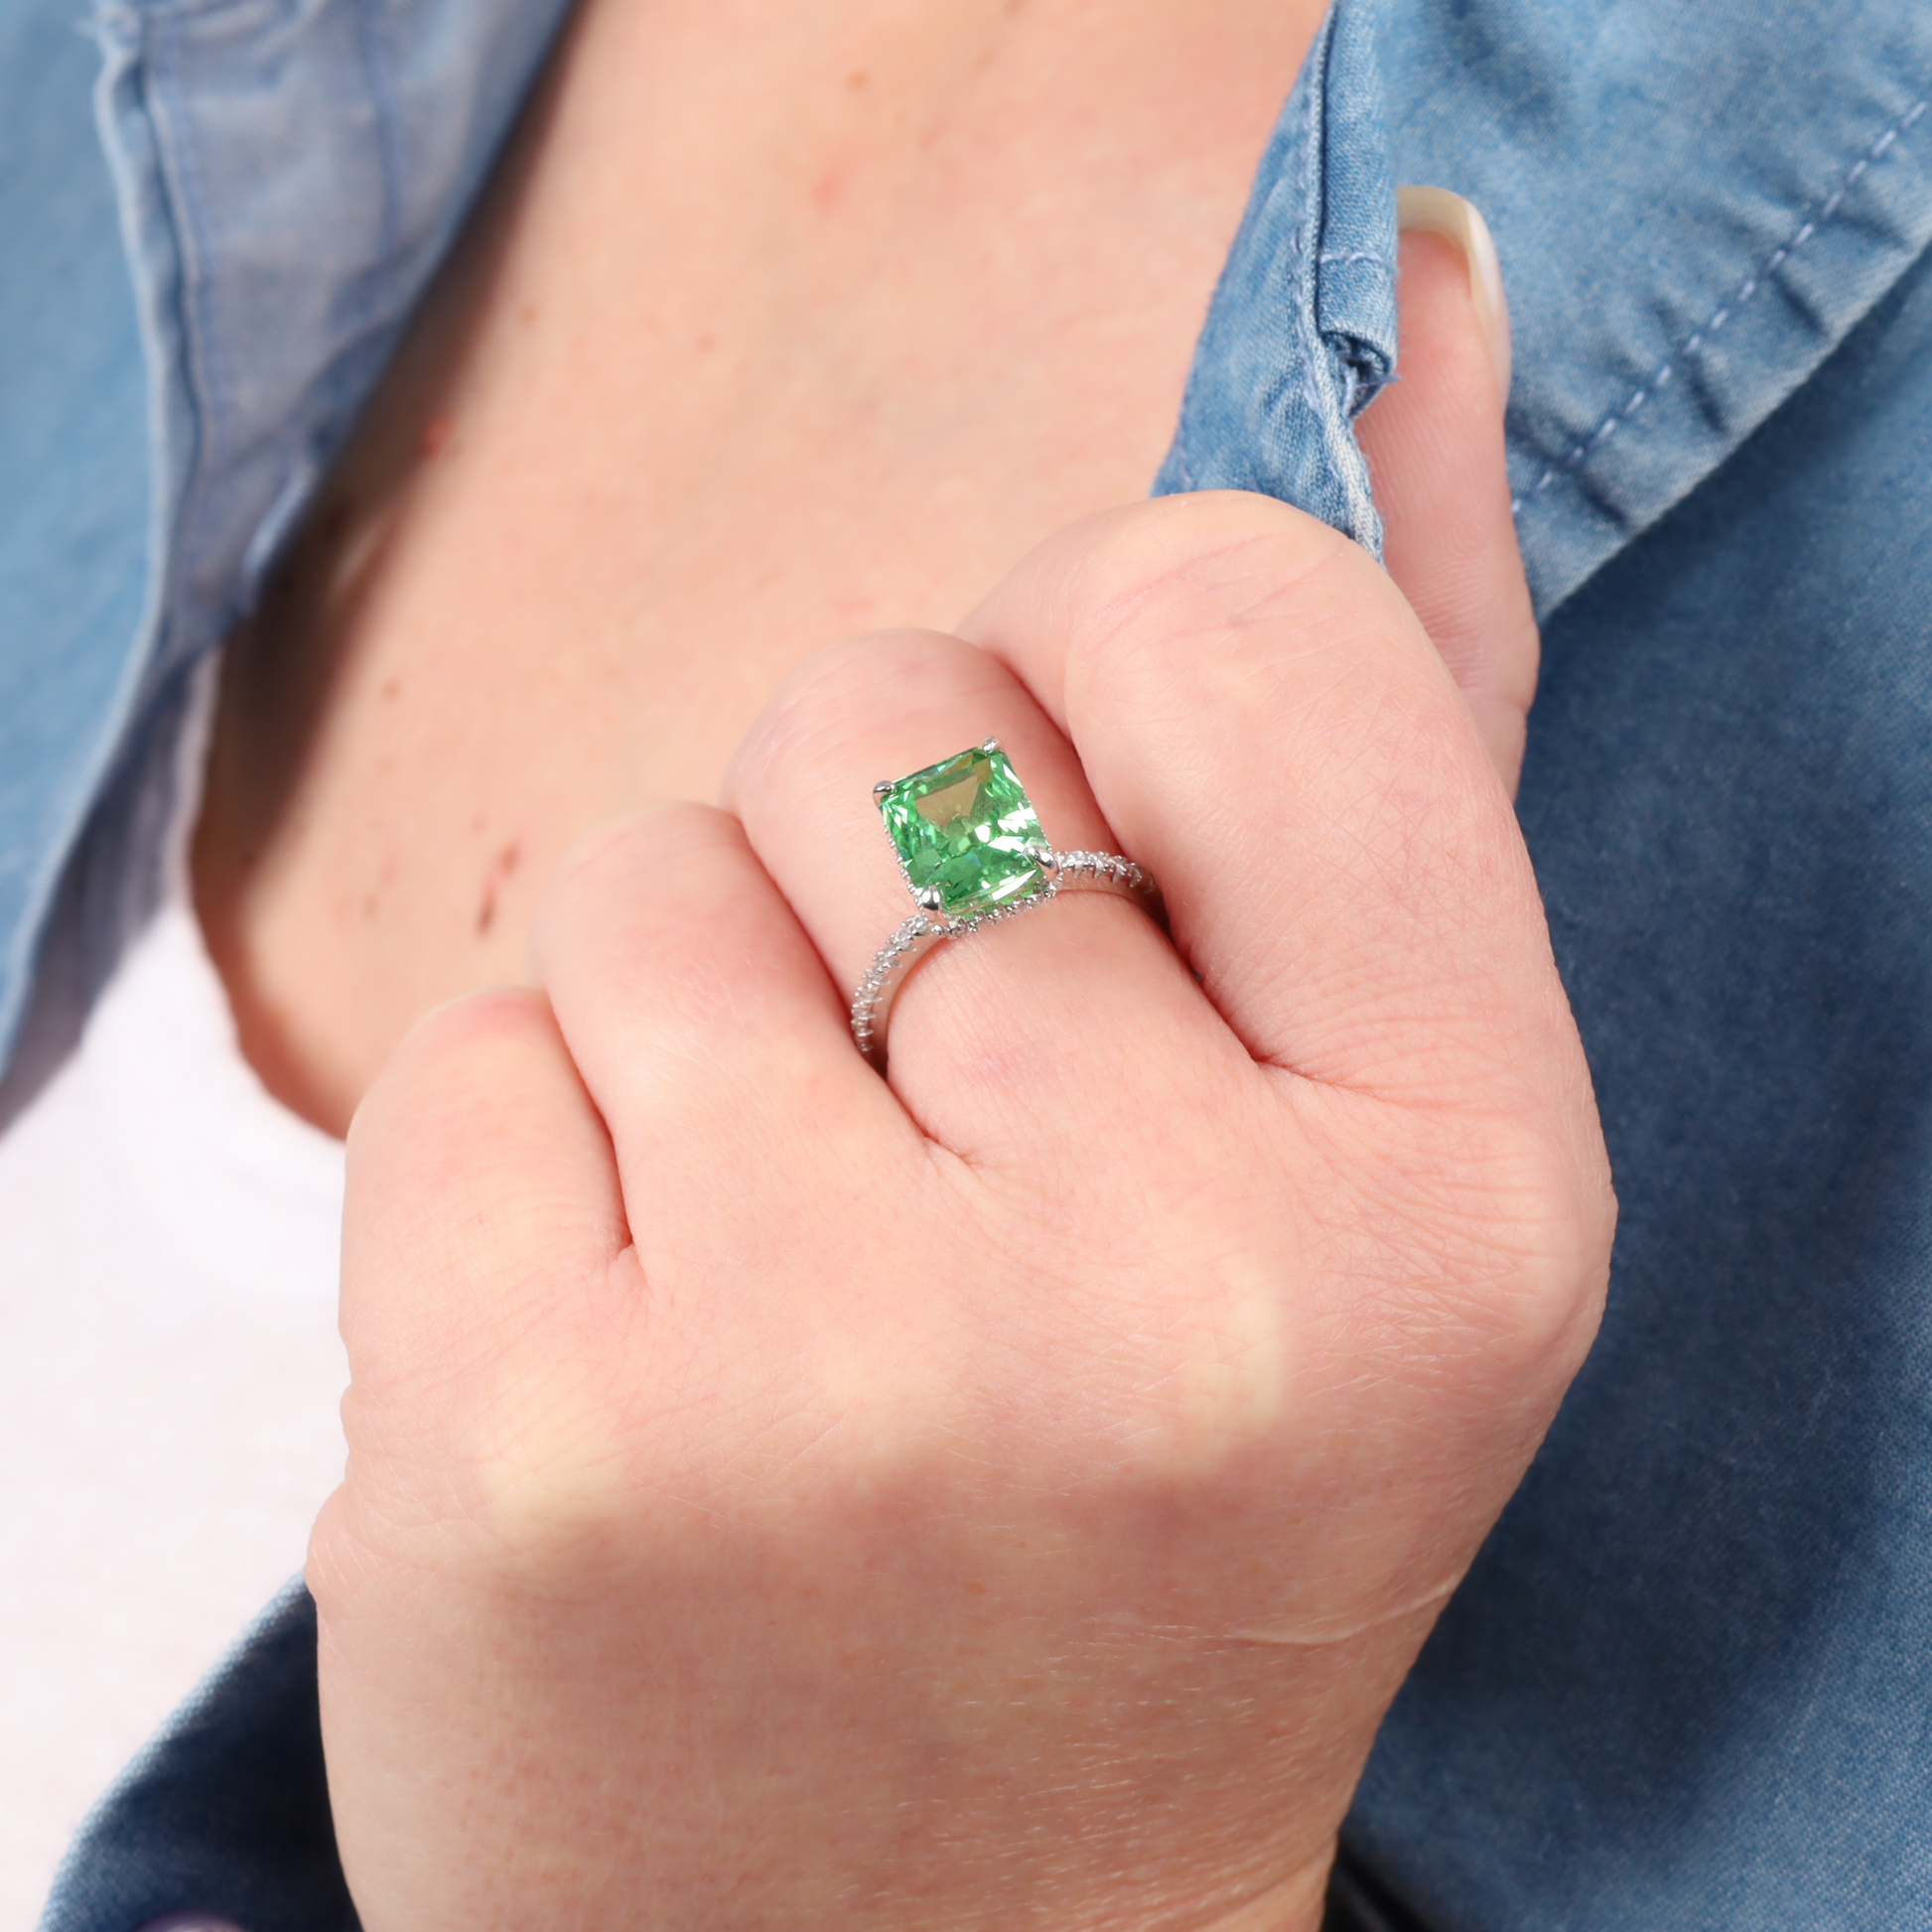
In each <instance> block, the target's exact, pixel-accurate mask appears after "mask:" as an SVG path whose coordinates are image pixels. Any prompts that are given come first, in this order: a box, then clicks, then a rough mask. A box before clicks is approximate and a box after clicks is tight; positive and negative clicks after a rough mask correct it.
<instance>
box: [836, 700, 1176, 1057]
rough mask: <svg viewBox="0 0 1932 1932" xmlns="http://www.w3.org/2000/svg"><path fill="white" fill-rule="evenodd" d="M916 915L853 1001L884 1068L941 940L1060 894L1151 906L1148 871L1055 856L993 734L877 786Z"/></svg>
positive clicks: (1112, 858) (861, 1042) (1110, 860)
mask: <svg viewBox="0 0 1932 1932" xmlns="http://www.w3.org/2000/svg"><path fill="white" fill-rule="evenodd" d="M872 795H873V797H874V799H875V800H876V801H877V802H878V805H879V811H880V816H881V817H882V818H884V819H885V821H886V830H887V832H888V833H889V834H890V835H891V837H892V841H893V850H894V851H895V852H896V853H897V855H898V869H899V871H900V873H902V874H903V875H904V878H905V883H906V886H907V887H908V888H909V889H910V891H911V894H912V897H913V900H914V902H915V903H916V905H917V906H918V910H917V911H916V912H914V913H913V914H912V915H911V917H910V918H908V919H907V920H906V921H905V923H904V924H903V925H901V926H900V927H899V929H898V930H897V932H895V933H894V934H893V936H892V937H891V938H890V939H888V940H887V941H886V943H885V944H884V945H883V946H881V947H880V949H879V953H878V956H877V958H875V959H874V960H873V962H872V967H871V969H870V970H869V971H868V972H867V974H866V976H865V978H864V979H863V980H861V981H860V982H859V991H858V992H857V993H856V994H855V995H854V996H853V1001H852V1037H853V1039H854V1040H855V1041H856V1042H857V1044H858V1048H859V1050H860V1052H862V1053H863V1054H864V1055H865V1056H866V1058H867V1059H869V1060H870V1061H872V1063H873V1064H874V1065H875V1066H877V1067H879V1068H881V1069H882V1070H883V1069H884V1067H885V1064H886V1022H887V1019H888V1017H889V1016H890V1014H891V1013H892V1010H893V1000H894V997H895V996H896V995H897V992H898V989H899V988H900V987H901V986H902V985H904V983H905V977H906V975H907V974H908V973H910V972H911V970H912V968H913V967H914V966H916V965H917V964H918V963H919V961H920V960H921V959H923V958H924V957H925V955H926V954H927V953H928V952H930V951H931V950H932V948H933V947H934V946H936V945H937V944H939V942H940V941H941V940H942V939H963V938H965V937H966V935H967V934H968V933H972V932H977V931H979V930H980V928H981V927H982V926H989V925H992V924H994V923H995V922H996V921H997V920H1000V919H1010V918H1011V917H1012V916H1013V915H1014V913H1016V912H1024V911H1026V910H1027V908H1028V907H1029V906H1032V905H1043V904H1045V902H1046V901H1047V900H1048V899H1049V898H1052V897H1055V895H1057V894H1059V893H1063V892H1087V893H1114V894H1117V895H1118V896H1119V897H1123V898H1133V899H1138V900H1140V901H1141V902H1142V903H1143V904H1145V905H1150V906H1151V905H1153V904H1155V903H1156V902H1157V901H1158V900H1159V898H1160V892H1159V889H1158V888H1157V887H1156V886H1155V883H1154V879H1153V877H1152V875H1151V874H1150V873H1149V872H1148V871H1147V869H1146V868H1145V867H1143V866H1138V865H1136V864H1135V863H1134V861H1133V860H1132V859H1123V858H1122V857H1121V856H1120V855H1119V854H1118V853H1116V852H1055V851H1054V850H1053V848H1052V847H1051V846H1049V845H1048V844H1047V843H1046V840H1045V838H1044V836H1043V835H1042V833H1041V832H1040V829H1039V816H1038V814H1037V813H1036V812H1035V810H1034V807H1033V801H1032V800H1031V799H1030V798H1028V796H1027V793H1026V790H1025V788H1024V787H1023V786H1022V785H1021V783H1020V780H1019V778H1018V777H1016V776H1015V775H1014V769H1013V766H1012V764H1011V763H1010V762H1009V761H1008V759H1007V755H1006V754H1005V753H1004V752H1003V751H1002V750H1001V749H1000V741H999V740H998V739H997V738H989V739H986V740H984V741H983V742H982V743H980V744H979V745H976V746H975V747H974V748H973V749H972V750H971V751H970V752H961V753H960V754H959V755H958V756H957V757H955V758H949V759H940V760H939V762H938V763H937V764H929V765H927V766H926V768H925V769H924V770H923V771H915V772H913V773H912V775H911V776H910V777H909V778H885V779H882V780H881V781H880V782H879V783H878V784H876V785H874V786H873V788H872Z"/></svg>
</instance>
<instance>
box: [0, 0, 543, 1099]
mask: <svg viewBox="0 0 1932 1932" xmlns="http://www.w3.org/2000/svg"><path fill="white" fill-rule="evenodd" d="M565 11H566V0H409V4H407V5H403V4H373V3H372V0H124V3H117V0H103V4H101V5H100V6H99V8H98V10H97V12H96V13H95V14H94V15H93V18H92V20H91V23H90V27H91V33H92V36H93V38H94V39H95V41H96V42H97V44H98V56H97V59H96V60H95V62H94V63H93V65H94V66H96V67H97V68H98V77H97V79H96V81H95V82H94V88H95V107H96V111H97V115H98V120H99V137H98V138H97V137H96V134H95V131H94V128H93V126H92V125H91V124H90V121H89V117H88V110H87V104H86V94H85V92H84V87H85V84H86V83H85V80H84V79H80V80H79V84H78V85H76V79H77V77H78V76H77V73H76V68H77V65H78V58H79V57H82V56H84V55H85V54H86V52H87V49H86V46H85V43H84V41H82V39H81V38H80V29H81V27H82V25H83V17H82V13H81V11H80V6H79V4H78V0H13V4H12V8H11V11H9V12H7V13H5V14H4V15H0V36H9V35H11V36H14V37H16V38H15V39H14V40H13V41H12V42H11V43H9V41H8V40H7V39H5V38H0V143H4V144H5V145H4V146H0V195H4V197H5V200H4V202H0V213H4V218H5V219H6V222H7V227H6V231H5V234H6V241H7V244H8V273H7V274H6V275H5V276H0V330H4V332H5V333H4V337H0V340H4V341H5V343H6V344H7V345H8V349H9V354H8V356H7V358H6V365H5V368H4V370H0V1061H3V1060H4V1054H5V1051H6V1048H7V1047H8V1045H9V1044H10V1043H11V1041H12V1039H13V1037H14V1035H15V1034H16V1032H17V1029H18V1027H19V1025H20V1022H21V1019H22V1017H23V1014H24V1011H25V1007H26V1003H27V1000H28V996H29V993H30V990H31V984H32V974H33V967H34V962H35V958H36V955H37V953H38V951H39V950H40V948H41V947H42V945H43V944H44V943H45V942H46V939H47V935H48V928H49V924H50V921H51V920H52V919H53V916H54V911H55V905H56V899H57V895H58V894H59V893H60V891H61V888H62V883H63V876H64V874H66V876H67V886H68V894H69V906H68V907H67V908H66V909H67V910H68V912H69V921H68V924H69V929H68V930H65V931H63V932H61V933H59V934H58V935H57V939H56V943H57V944H60V945H61V946H63V948H64V951H65V955H66V958H67V962H68V966H69V977H70V978H71V977H72V976H74V975H78V976H80V978H81V979H82V980H83V981H84V982H87V983H88V985H87V987H85V988H83V993H84V991H85V990H90V986H91V983H92V982H95V981H98V979H99V978H100V977H101V976H102V975H103V974H104V973H105V971H106V970H107V969H108V967H109V966H111V963H112V959H113V956H114V954H115V952H116V951H117V949H118V946H119V944H120V942H121V940H122V938H123V937H124V934H125V930H126V928H127V926H128V924H129V923H130V922H131V921H134V920H138V919H139V917H140V916H141V914H142V910H143V908H142V906H141V905H140V903H139V899H138V896H137V897H136V900H135V901H134V902H133V903H131V904H130V903H128V902H126V900H125V898H124V896H123V894H122V893H121V890H120V888H121V885H122V883H123V875H124V874H125V873H126V871H127V869H128V867H129V865H130V864H131V863H134V860H133V859H132V857H131V855H133V854H135V853H137V852H138V851H139V850H140V848H141V846H142V843H143V841H142V837H141V834H140V828H139V824H138V821H139V820H141V819H143V818H146V817H151V816H153V815H154V813H155V811H156V809H157V806H158V802H159V801H157V800H156V799H155V798H154V796H153V795H152V794H153V786H154V784H155V783H156V782H158V779H157V776H156V773H157V771H158V770H159V768H160V767H163V766H165V765H166V763H167V759H166V758H165V756H163V757H161V758H160V759H155V758H154V756H153V754H154V751H155V747H156V745H157V742H158V741H163V740H165V739H166V738H167V736H168V734H169V731H170V729H171V727H172V724H173V722H174V720H175V719H176V718H177V717H178V716H179V714H180V711H181V708H182V703H183V685H184V676H185V673H186V672H187V671H188V670H189V669H190V668H191V667H192V665H193V663H194V661H195V660H196V659H198V658H200V657H201V656H202V655H204V654H205V653H206V652H207V650H208V649H210V648H211V647H212V646H213V645H214V644H215V643H217V642H218V641H219V639H220V637H221V636H222V635H223V633H224V632H225V631H226V630H227V628H228V627H229V625H230V624H231V623H232V622H233V621H234V619H235V618H236V617H237V616H238V615H239V613H240V612H241V611H242V610H244V609H245V608H246V607H247V605H248V603H249V602H250V600H251V599H252V597H253V595H254V592H255V589H256V587H257V585H258V583H259V581H260V578H261V574H262V571H263V570H264V569H265V568H266V567H267V564H268V563H269V561H270V559H271V558H272V556H273V554H274V551H275V548H276V546H277V544H278V543H279V542H280V540H281V538H282V537H283V536H284V535H285V534H286V533H287V531H288V529H289V527H290V525H291V523H292V522H293V521H294V519H295V518H296V516H297V515H298V514H299V513H300V511H301V508H302V506H303V504H304V503H305V502H306V501H307V498H308V495H309V492H310V491H311V489H312V488H313V487H314V485H315V483H316V482H317V480H318V479H319V478H320V476H321V475H322V473H323V472H324V471H325V470H326V469H327V467H328V464H329V462H330V459H331V457H332V456H333V455H334V453H335V451H336V449H337V447H338V446H339V445H340V444H341V442H342V440H343V438H344V437H345V434H346V433H347V430H348V427H349V424H350V422H351V421H352V419H353V416H354V413H355V410H356V409H357V407H358V406H359V405H360V403H361V401H362V398H363V397H364V396H365V395H366V394H367V392H368V390H369V388H370V386H371V385H372V384H373V382H374V380H375V378H376V376H377V375H378V374H379V373H380V371H381V368H382V365H383V363H384V362H385V361H386V359H387V357H388V354H389V352H390V350H391V348H392V347H393V346H394V344H395V340H396V337H397V334H398V333H399V331H400V329H401V327H402V325H403V323H404V321H405V320H406V319H407V317H408V314H409V311H410V309H411V307H412V306H413V305H414V303H415V300H416V298H417V296H418V295H420V294H421V292H422V290H423V287H424V285H425V284H426V283H427V281H428V280H429V277H430V275H431V274H432V273H433V272H434V270H435V267H436V264H437V262H438V260H439V259H440V258H441V256H442V253H443V251H444V249H445V248H446V247H447V246H448V244H449V241H450V239H451V237H452V236H453V234H454V233H455V231H456V228H457V225H458V223H459V222H460V220H461V218H462V215H463V211H464V209H465V207H467V206H468V204H469V202H470V200H471V198H472V196H473V195H474V194H475V192H476V190H477V187H478V185H479V184H480V182H481V181H482V178H483V172H484V171H485V169H486V168H487V167H488V166H489V164H490V162H491V160H492V159H493V157H494V155H495V153H496V150H497V148H498V146H499V145H500V143H501V141H502V138H503V135H504V133H505V131H506V130H507V128H508V126H509V124H510V121H511V118H512V116H513V115H514V113H515V110H516V108H517V106H518V104H519V103H520V101H521V99H522V97H523V94H524V91H525V89H526V88H527V87H528V85H529V83H530V80H531V78H532V76H533V74H534V72H535V69H536V68H537V65H538V63H539V62H540V61H541V59H542V56H543V54H544V52H545V50H546V48H547V47H548V45H549V43H550V41H551V39H552V37H553V35H554V33H555V31H556V28H557V25H558V23H559V21H560V20H561V18H562V17H563V15H564V13H565ZM103 145H104V146H105V149H106V153H107V157H108V162H109V168H110V170H111V178H110V175H109V174H105V173H103V170H102V166H101V158H100V157H101V148H102V146H103ZM48 184H55V185H56V186H55V187H54V189H53V192H52V193H50V192H49V189H48V186H47V185H48ZM116 199H117V200H118V206H119V221H120V226H121V230H122V233H123V235H124V237H125V243H126V252H125V256H123V252H122V248H121V246H120V244H119V241H118V240H117V239H116V236H115V231H114V215H113V212H112V209H113V208H114V206H115V202H116ZM130 270H131V281H132V287H131V288H130V286H129V282H130ZM63 283H67V284H74V283H77V284H78V286H67V287H64V286H63ZM57 291H58V293H57ZM137 320H138V326H139V332H140V340H139V345H138V347H137V345H136V342H135V338H134V325H135V324H136V322H137ZM144 360H145V364H146V369H145V383H144V380H143V368H142V364H143V361H144ZM144 390H145V395H144ZM16 508H18V510H19V514H17V515H16V514H11V513H7V512H13V511H15V510H16ZM83 836H84V837H86V838H87V839H90V840H91V842H92V848H93V849H92V850H82V851H81V852H80V853H79V855H78V858H77V859H76V858H75V857H74V853H75V847H76V846H77V845H78V844H79V843H80V842H81V840H82V839H83ZM76 928H77V929H76ZM6 1111H7V1110H6V1109H5V1107H4V1106H0V1118H3V1117H4V1115H5V1112H6Z"/></svg>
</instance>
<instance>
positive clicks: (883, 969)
mask: <svg viewBox="0 0 1932 1932" xmlns="http://www.w3.org/2000/svg"><path fill="white" fill-rule="evenodd" d="M990 743H991V741H989V744H990ZM884 788H885V787H880V789H884ZM1031 850H1032V854H1033V859H1034V862H1035V864H1036V865H1037V866H1038V867H1039V869H1040V871H1041V872H1042V873H1044V874H1045V875H1046V884H1045V885H1044V887H1042V888H1041V889H1040V891H1038V892H1036V893H1033V894H1031V895H1029V897H1026V898H1021V899H1015V900H1014V901H1013V903H1011V904H1010V905H996V906H993V907H992V908H991V909H989V910H988V911H985V912H976V913H974V914H973V915H972V916H971V917H970V918H964V919H948V918H947V917H946V916H945V914H944V913H943V912H941V911H940V910H939V909H938V907H937V906H936V905H931V904H927V903H925V902H924V900H925V899H930V898H936V897H937V895H936V894H928V895H925V896H924V898H922V900H921V904H920V908H919V910H918V911H916V912H914V913H913V914H912V915H911V917H910V918H908V919H906V920H905V921H904V923H903V924H901V925H900V926H899V928H898V930H897V932H895V933H894V934H893V936H892V937H891V938H890V939H888V940H887V941H886V943H885V944H884V945H883V946H881V947H880V949H879V952H878V954H877V956H876V957H875V958H874V960H873V962H872V965H871V967H870V968H869V969H868V970H867V973H866V976H865V978H864V979H862V980H861V981H860V982H859V990H858V992H857V993H856V994H855V995H854V996H853V1001H852V1037H853V1040H854V1042H855V1043H856V1044H857V1046H858V1048H859V1050H860V1052H862V1053H863V1054H864V1055H865V1056H866V1058H867V1059H869V1060H871V1061H872V1063H873V1064H874V1065H875V1066H877V1067H879V1068H880V1069H881V1070H882V1071H883V1070H884V1068H885V1064H886V1026H887V1022H888V1019H889V1018H890V1016H891V1014H892V1008H893V1000H894V998H895V996H896V995H897V992H898V989H899V988H900V987H901V986H902V985H903V984H904V983H905V978H906V975H907V974H908V973H910V972H911V970H912V968H913V967H914V966H916V965H917V964H918V963H919V961H920V960H921V959H923V958H924V957H925V955H926V954H927V953H929V952H930V951H931V950H932V949H933V947H935V946H936V945H938V944H939V942H940V941H941V940H944V939H964V938H967V937H968V936H969V935H971V934H972V933H975V932H978V931H979V930H980V929H981V928H982V927H983V926H989V925H997V924H998V923H999V922H1000V921H1001V920H1002V919H1010V918H1012V917H1013V916H1014V915H1015V914H1016V913H1019V912H1027V911H1031V910H1032V909H1033V907H1035V905H1044V904H1045V903H1046V901H1047V900H1048V899H1050V898H1055V897H1058V896H1059V895H1060V894H1061V893H1066V892H1073V893H1112V894H1114V895H1115V896H1116V897H1120V898H1131V899H1135V900H1138V901H1139V902H1140V903H1141V904H1143V905H1147V906H1150V907H1151V906H1153V905H1154V904H1155V903H1156V902H1157V901H1158V899H1159V897H1160V893H1159V890H1158V888H1157V887H1156V886H1155V883H1154V879H1153V876H1152V875H1151V874H1150V873H1149V872H1148V871H1147V869H1146V868H1145V867H1143V866H1139V865H1137V864H1135V862H1134V861H1133V860H1132V859H1123V858H1122V857H1121V856H1120V854H1119V853H1117V852H1056V851H1054V850H1053V849H1052V848H1051V847H1050V846H1044V845H1040V846H1035V847H1033V848H1031ZM903 869H904V868H903V865H902V864H901V867H900V870H901V871H903ZM907 884H908V886H909V885H910V881H909V880H908V881H907Z"/></svg>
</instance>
